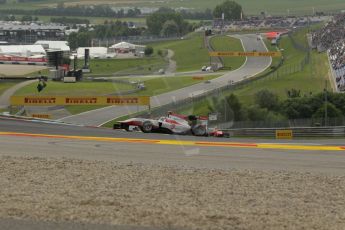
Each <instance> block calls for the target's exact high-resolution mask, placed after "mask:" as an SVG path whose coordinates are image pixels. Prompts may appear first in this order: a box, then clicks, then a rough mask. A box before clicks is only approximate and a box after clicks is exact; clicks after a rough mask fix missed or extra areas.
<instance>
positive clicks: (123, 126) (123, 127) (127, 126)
mask: <svg viewBox="0 0 345 230" xmlns="http://www.w3.org/2000/svg"><path fill="white" fill-rule="evenodd" d="M121 128H122V129H124V130H126V131H127V132H129V131H130V130H129V125H127V124H121Z"/></svg>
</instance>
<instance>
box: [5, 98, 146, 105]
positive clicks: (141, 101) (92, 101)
mask: <svg viewBox="0 0 345 230" xmlns="http://www.w3.org/2000/svg"><path fill="white" fill-rule="evenodd" d="M11 105H14V106H18V105H20V106H23V105H27V106H29V105H31V106H54V105H104V106H107V105H150V97H148V96H138V97H134V96H131V97H126V96H109V97H107V96H103V97H74V96H56V97H53V96H44V97H43V96H42V97H41V96H37V97H33V96H13V97H11Z"/></svg>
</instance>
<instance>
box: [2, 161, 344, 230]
mask: <svg viewBox="0 0 345 230" xmlns="http://www.w3.org/2000/svg"><path fill="white" fill-rule="evenodd" d="M344 175H345V173H344ZM0 217H2V218H8V217H16V218H26V219H34V220H54V221H77V222H88V223H104V224H114V225H115V224H120V225H141V226H157V227H173V228H174V229H178V228H184V229H345V176H329V175H322V174H310V173H293V172H259V171H239V170H233V171H222V170H202V169H184V168H167V167H160V166H155V165H137V164H133V165H132V164H129V165H121V164H116V163H106V162H96V161H81V160H67V159H66V160H64V159H59V160H57V159H49V160H47V159H41V158H12V157H2V158H0Z"/></svg>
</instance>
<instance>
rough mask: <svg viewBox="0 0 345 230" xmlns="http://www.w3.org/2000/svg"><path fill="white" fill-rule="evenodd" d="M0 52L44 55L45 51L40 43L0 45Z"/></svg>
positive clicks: (3, 53) (4, 53)
mask: <svg viewBox="0 0 345 230" xmlns="http://www.w3.org/2000/svg"><path fill="white" fill-rule="evenodd" d="M0 54H2V55H21V56H31V55H36V54H43V55H45V54H46V51H45V50H44V49H43V47H42V46H41V45H6V46H0Z"/></svg>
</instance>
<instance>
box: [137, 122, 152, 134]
mask: <svg viewBox="0 0 345 230" xmlns="http://www.w3.org/2000/svg"><path fill="white" fill-rule="evenodd" d="M152 128H153V125H152V123H151V122H150V121H144V123H143V125H142V126H141V127H140V129H141V131H143V132H144V133H150V132H152Z"/></svg>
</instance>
